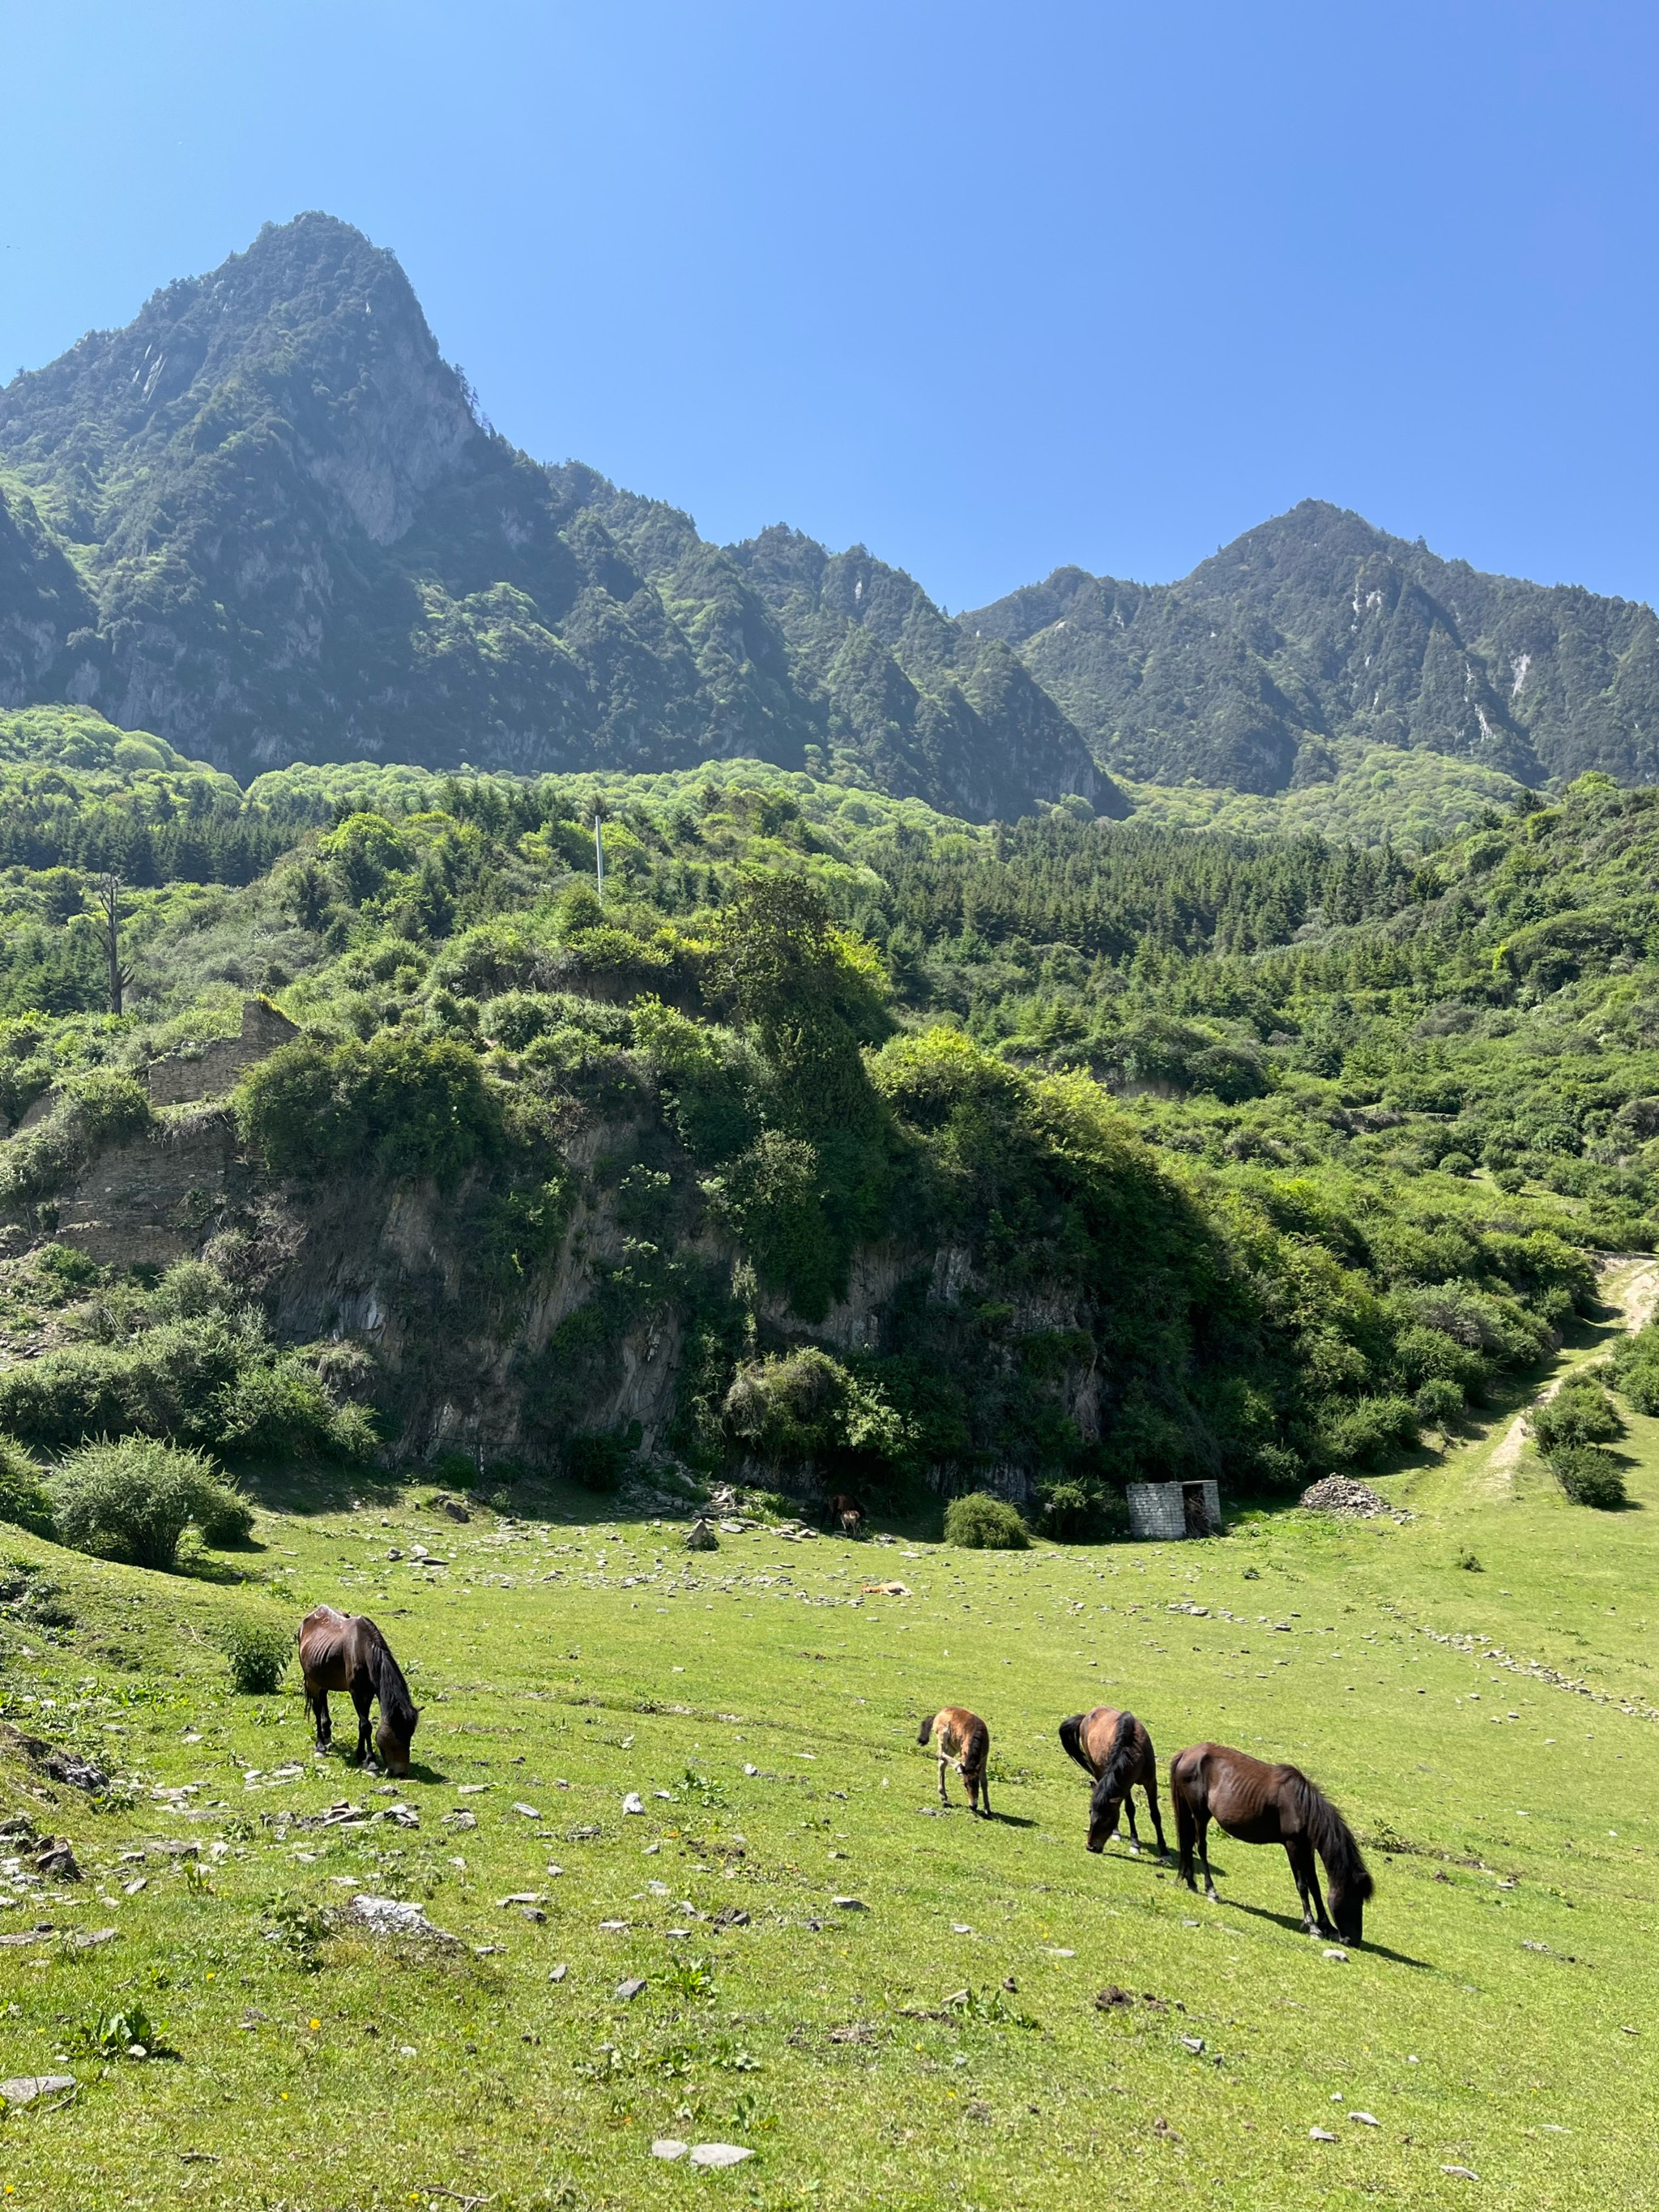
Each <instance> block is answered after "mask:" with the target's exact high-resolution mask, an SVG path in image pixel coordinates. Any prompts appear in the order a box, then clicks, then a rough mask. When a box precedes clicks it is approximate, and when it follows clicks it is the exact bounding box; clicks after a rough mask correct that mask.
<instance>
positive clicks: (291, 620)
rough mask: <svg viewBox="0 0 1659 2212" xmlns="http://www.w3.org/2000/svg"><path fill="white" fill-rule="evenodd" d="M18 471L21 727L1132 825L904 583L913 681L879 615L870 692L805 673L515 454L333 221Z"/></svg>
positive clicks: (258, 248)
mask: <svg viewBox="0 0 1659 2212" xmlns="http://www.w3.org/2000/svg"><path fill="white" fill-rule="evenodd" d="M0 471H3V479H0V703H3V704H6V705H12V706H22V705H26V704H29V703H33V702H39V701H45V700H62V699H68V700H71V701H74V702H76V703H80V704H84V705H89V706H94V707H96V708H99V709H100V711H101V712H103V713H104V714H107V715H108V716H109V717H110V718H111V719H112V720H115V721H117V722H119V723H122V724H125V725H126V726H130V727H145V728H149V729H151V730H154V731H155V732H158V733H159V734H161V735H163V736H165V737H167V738H169V739H170V740H171V741H172V742H173V743H174V744H178V745H179V746H180V747H182V748H183V749H185V750H187V751H190V752H193V753H197V754H199V755H202V756H204V757H207V758H209V759H210V760H212V761H214V762H215V763H217V764H218V765H220V766H222V767H225V768H228V769H231V770H232V771H233V772H237V773H240V774H243V775H246V774H247V773H249V772H250V771H256V770H258V769H260V768H263V767H268V766H272V765H278V764H283V763H288V762H289V761H293V760H296V759H300V760H306V759H309V760H329V759H336V760H337V759H341V758H354V757H360V756H368V757H385V758H392V759H400V760H407V761H413V762H417V763H425V764H428V765H432V766H437V767H443V766H451V765H455V764H458V763H460V762H462V761H471V762H472V763H475V764H477V765H481V766H490V767H497V768H506V769H527V770H529V769H580V768H586V767H592V768H605V769H673V768H685V767H690V766H693V765H695V764H696V762H697V761H698V760H699V759H702V758H703V757H708V756H709V755H725V756H732V755H739V754H742V755H753V756H757V757H761V758H763V759H767V760H771V761H775V762H777V763H780V764H781V765H783V766H787V767H794V768H799V767H800V766H803V765H805V763H807V761H808V759H809V757H813V755H812V751H811V749H814V748H816V749H817V757H818V758H820V759H821V761H822V763H823V764H824V765H829V764H830V763H839V764H840V765H842V766H844V767H845V768H846V769H848V770H849V771H850V772H852V773H854V774H855V775H859V776H860V778H861V779H863V780H865V781H872V782H875V783H877V784H878V785H880V786H881V787H884V788H888V789H890V790H894V791H897V792H901V793H912V794H914V795H915V796H918V797H922V798H926V799H929V800H931V801H932V802H933V803H934V804H936V805H943V806H945V807H946V808H951V809H955V810H957V811H964V812H969V813H972V814H975V815H977V816H987V815H991V814H998V813H1001V814H1017V813H1020V812H1023V811H1027V810H1028V809H1029V808H1030V805H1033V804H1034V803H1035V802H1036V801H1037V800H1039V799H1044V798H1056V797H1059V796H1060V795H1062V794H1063V793H1070V792H1080V793H1084V794H1085V795H1087V796H1088V797H1090V798H1091V799H1109V796H1110V793H1109V785H1108V784H1107V781H1106V780H1105V779H1104V778H1103V777H1102V776H1101V775H1100V774H1099V773H1098V771H1097V769H1096V767H1095V764H1094V763H1093V760H1092V758H1091V755H1090V752H1089V750H1088V748H1087V747H1086V746H1085V744H1084V743H1083V741H1082V739H1081V738H1079V734H1078V732H1076V731H1075V730H1074V729H1073V728H1072V726H1071V725H1070V724H1069V722H1068V721H1067V720H1066V717H1065V715H1064V714H1061V713H1060V710H1059V709H1058V708H1055V707H1054V705H1053V702H1050V701H1049V700H1048V699H1047V698H1046V696H1043V695H1042V694H1041V693H1040V691H1039V690H1037V687H1036V685H1035V684H1033V683H1032V682H1031V680H1030V678H1029V677H1028V676H1027V675H1026V674H1025V672H1024V669H1023V667H1022V666H1021V665H1020V664H1019V662H1018V659H1017V658H1016V657H1015V656H1014V655H1012V653H1010V652H1009V651H1008V649H1007V648H1006V647H1001V646H997V647H995V648H994V650H987V648H985V647H982V646H980V645H976V644H975V643H974V642H973V641H969V640H967V639H966V638H964V637H963V636H962V635H961V634H960V633H958V632H957V631H956V630H955V629H954V628H953V626H952V625H951V624H949V623H946V622H945V618H944V617H942V616H941V615H939V611H938V610H937V609H934V608H933V607H932V605H931V603H930V602H927V601H926V599H925V595H923V594H922V593H921V592H920V590H919V588H918V587H917V586H915V585H913V584H911V583H910V582H909V580H908V578H907V579H900V580H896V581H897V584H898V585H900V586H902V588H903V589H905V590H907V591H908V592H909V593H911V594H912V595H913V597H914V598H915V600H917V601H918V602H920V603H921V605H922V606H923V607H925V609H926V611H927V614H926V619H925V621H924V623H923V625H922V626H923V627H926V628H927V629H929V630H930V634H931V635H932V638H933V650H932V652H931V653H927V654H924V655H921V656H920V657H917V658H915V665H914V666H907V655H906V653H905V652H904V650H903V647H902V641H896V643H897V649H896V650H891V651H890V650H889V648H888V647H887V646H886V645H885V644H883V643H881V642H879V641H878V640H877V639H876V636H875V635H874V633H873V631H866V630H864V629H861V628H860V623H859V621H858V619H857V614H856V610H854V614H853V615H852V616H851V617H849V618H848V620H847V621H846V622H845V623H843V624H842V628H843V629H845V630H847V631H848V633H849V634H850V633H857V642H856V643H855V644H854V647H852V649H851V651H850V653H848V654H846V655H844V656H842V659H844V660H845V665H840V662H839V660H838V656H837V654H836V652H835V651H834V650H829V649H827V647H826V641H825V639H824V637H823V636H817V637H815V640H814V645H815V648H816V649H815V651H814V652H812V653H798V652H797V651H796V650H795V649H794V648H793V647H792V644H791V642H790V641H789V639H788V637H787V634H786V625H785V624H784V623H782V622H781V619H780V618H779V616H778V615H777V613H776V612H775V611H774V609H773V607H772V606H771V605H769V602H768V600H767V599H766V597H765V595H764V594H763V592H759V591H757V590H756V589H755V588H754V587H753V586H751V584H750V580H749V579H748V577H747V575H746V573H745V568H744V562H743V561H742V559H741V558H740V557H738V556H737V555H734V554H732V553H727V552H723V551H721V550H720V549H719V548H717V547H714V546H712V545H709V544H706V543H705V542H704V541H703V540H702V538H699V537H698V535H697V533H696V528H695V526H693V525H692V523H691V521H690V518H689V517H687V516H684V515H681V514H678V513H675V512H674V511H673V510H671V509H668V508H665V507H660V506H659V505H654V504H653V503H651V502H648V501H642V500H638V499H634V498H632V497H630V496H629V495H626V494H623V493H620V492H618V491H617V489H616V488H615V487H614V486H612V485H610V484H608V483H605V480H604V479H603V478H601V477H598V476H596V475H595V474H594V473H593V472H592V471H589V470H586V469H583V468H580V467H579V466H574V465H572V466H567V467H565V468H562V469H556V470H549V469H544V468H542V467H540V466H538V465H537V464H536V463H535V462H533V461H532V460H531V459H529V458H528V457H527V456H526V455H525V454H524V453H520V452H519V451H518V449H517V448H515V447H513V446H511V445H510V444H509V443H508V442H507V441H506V440H505V439H502V438H501V437H499V436H497V435H495V433H494V432H493V431H491V430H490V429H489V428H488V427H487V425H485V424H484V423H483V422H482V421H481V420H480V418H479V416H478V415H477V410H476V408H475V405H474V404H473V401H472V398H471V393H470V392H469V391H468V390H467V388H466V386H465V382H464V380H462V378H461V377H460V376H459V374H458V373H457V372H456V371H455V370H453V368H450V367H449V366H448V365H447V363H446V362H444V361H443V360H442V358H441V356H440V354H439V352H438V349H437V346H436V344H435V341H434V339H433V337H432V334H431V332H430V331H429V330H428V327H427V324H426V320H425V318H424V316H423V315H422V312H421V309H420V307H419V304H418V302H417V301H416V298H415V295H414V293H413V291H412V289H410V285H409V283H408V280H407V278H406V277H405V276H404V273H403V271H402V270H401V269H400V268H399V267H398V263H397V261H396V259H395V258H393V256H392V255H391V254H390V253H387V252H381V251H379V250H377V249H376V248H375V247H374V246H371V245H370V244H369V242H368V240H366V239H365V238H363V237H362V234H360V233H358V232H356V231H355V230H353V229H352V228H350V227H349V225H346V224H343V223H340V222H335V221H334V220H333V219H331V217H328V216H319V215H308V216H301V217H299V218H297V219H296V220H295V222H291V223H289V224H286V225H283V226H282V227H281V228H276V227H267V228H266V229H265V231H264V232H263V233H262V234H260V236H259V238H258V240H256V241H255V242H254V244H253V246H252V247H250V248H249V250H248V251H247V252H246V253H243V254H238V255H234V256H233V257H232V258H231V259H230V260H228V262H226V263H225V264H223V266H222V268H221V269H219V270H216V271H214V272H213V273H212V274H211V275H210V276H204V277H201V278H197V279H193V280H190V281H187V282H181V283H175V284H172V285H169V286H168V287H167V288H166V289H164V290H163V291H161V292H159V293H157V294H156V295H155V297H154V298H153V299H152V300H150V301H149V302H148V303H147V304H146V306H145V307H144V308H143V310H142V312H141V313H140V314H139V315H138V316H137V319H135V321H134V322H133V323H131V325H128V326H127V328H125V330H121V331H99V332H93V333H91V334H89V335H88V337H85V338H83V339H82V341H81V342H80V343H79V344H77V345H76V346H75V347H74V348H73V349H71V350H70V352H69V353H67V354H65V355H64V356H63V357H62V358H61V359H60V360H58V361H57V362H52V364H51V365H50V366H49V367H47V368H44V369H41V370H39V371H36V372H34V373H33V374H25V375H22V376H21V377H19V378H18V379H16V380H15V381H14V382H13V383H12V384H11V385H10V386H7V387H6V388H5V390H4V391H3V392H0ZM883 574H884V575H886V576H888V577H893V576H894V574H895V572H892V571H884V572H883ZM821 627H822V626H821ZM958 663H959V664H960V666H959V667H958V665H957V664H958Z"/></svg>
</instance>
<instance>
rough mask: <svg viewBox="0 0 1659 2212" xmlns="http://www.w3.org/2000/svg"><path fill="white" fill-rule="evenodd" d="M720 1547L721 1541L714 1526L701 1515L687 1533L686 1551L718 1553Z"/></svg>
mask: <svg viewBox="0 0 1659 2212" xmlns="http://www.w3.org/2000/svg"><path fill="white" fill-rule="evenodd" d="M685 1548H686V1550H687V1551H688V1552H718V1551H719V1549H720V1538H719V1537H718V1536H717V1535H716V1534H714V1524H713V1523H712V1522H709V1521H708V1520H706V1519H705V1518H704V1517H703V1516H702V1515H701V1514H699V1515H698V1516H697V1518H696V1520H695V1521H694V1522H692V1523H691V1526H690V1528H688V1529H687V1530H686V1532H685Z"/></svg>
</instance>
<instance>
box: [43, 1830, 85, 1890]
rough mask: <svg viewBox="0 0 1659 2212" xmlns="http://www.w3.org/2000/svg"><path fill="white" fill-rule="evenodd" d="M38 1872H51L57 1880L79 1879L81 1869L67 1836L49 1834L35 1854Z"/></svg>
mask: <svg viewBox="0 0 1659 2212" xmlns="http://www.w3.org/2000/svg"><path fill="white" fill-rule="evenodd" d="M34 1871H35V1872H36V1874H49V1875H52V1878H53V1880H54V1881H80V1879H81V1869H80V1867H79V1866H78V1865H77V1863H76V1857H75V1853H74V1852H73V1851H72V1850H70V1840H69V1838H68V1837H67V1836H49V1837H48V1838H46V1842H45V1843H43V1844H41V1846H40V1850H38V1851H37V1852H36V1853H35V1855H34Z"/></svg>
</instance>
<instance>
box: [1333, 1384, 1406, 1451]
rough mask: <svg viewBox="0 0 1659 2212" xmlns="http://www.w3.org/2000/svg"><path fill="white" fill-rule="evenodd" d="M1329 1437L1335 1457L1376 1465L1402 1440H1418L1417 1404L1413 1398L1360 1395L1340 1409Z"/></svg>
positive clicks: (1400, 1443)
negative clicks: (1362, 1396)
mask: <svg viewBox="0 0 1659 2212" xmlns="http://www.w3.org/2000/svg"><path fill="white" fill-rule="evenodd" d="M1328 1441H1329V1451H1330V1456H1331V1457H1332V1458H1333V1459H1334V1460H1336V1461H1338V1462H1346V1463H1347V1464H1349V1465H1354V1464H1358V1465H1359V1466H1365V1467H1369V1466H1374V1465H1375V1464H1376V1462H1377V1461H1378V1460H1379V1459H1382V1458H1384V1457H1385V1456H1386V1455H1388V1454H1389V1452H1391V1451H1397V1450H1398V1449H1400V1447H1401V1445H1402V1444H1411V1443H1416V1441H1417V1412H1416V1408H1415V1407H1413V1403H1412V1401H1411V1400H1410V1399H1409V1398H1400V1397H1395V1396H1388V1397H1381V1398H1357V1399H1355V1400H1354V1401H1352V1404H1349V1405H1346V1406H1339V1407H1338V1408H1337V1409H1336V1411H1335V1414H1334V1419H1332V1421H1331V1424H1330V1429H1329V1436H1328Z"/></svg>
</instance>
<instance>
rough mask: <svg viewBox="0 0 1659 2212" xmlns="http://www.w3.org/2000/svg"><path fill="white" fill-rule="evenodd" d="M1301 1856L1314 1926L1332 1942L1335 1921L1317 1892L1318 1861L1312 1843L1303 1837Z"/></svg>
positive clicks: (1335, 1933)
mask: <svg viewBox="0 0 1659 2212" xmlns="http://www.w3.org/2000/svg"><path fill="white" fill-rule="evenodd" d="M1302 1857H1303V1859H1304V1863H1305V1866H1306V1870H1307V1881H1308V1889H1309V1892H1310V1895H1311V1896H1312V1899H1313V1909H1314V1923H1315V1928H1316V1929H1317V1932H1318V1933H1319V1934H1320V1935H1321V1936H1323V1937H1324V1938H1325V1941H1326V1942H1328V1943H1334V1942H1335V1941H1336V1937H1337V1929H1336V1923H1335V1922H1334V1920H1333V1919H1332V1918H1331V1916H1330V1914H1329V1913H1328V1912H1327V1911H1326V1910H1325V1900H1324V1899H1323V1898H1322V1896H1321V1895H1320V1893H1319V1863H1318V1861H1317V1860H1316V1858H1315V1857H1314V1854H1313V1845H1312V1844H1310V1843H1309V1842H1308V1841H1307V1840H1306V1838H1304V1840H1303V1844H1302ZM1312 1932H1313V1931H1312V1930H1310V1933H1312Z"/></svg>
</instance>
